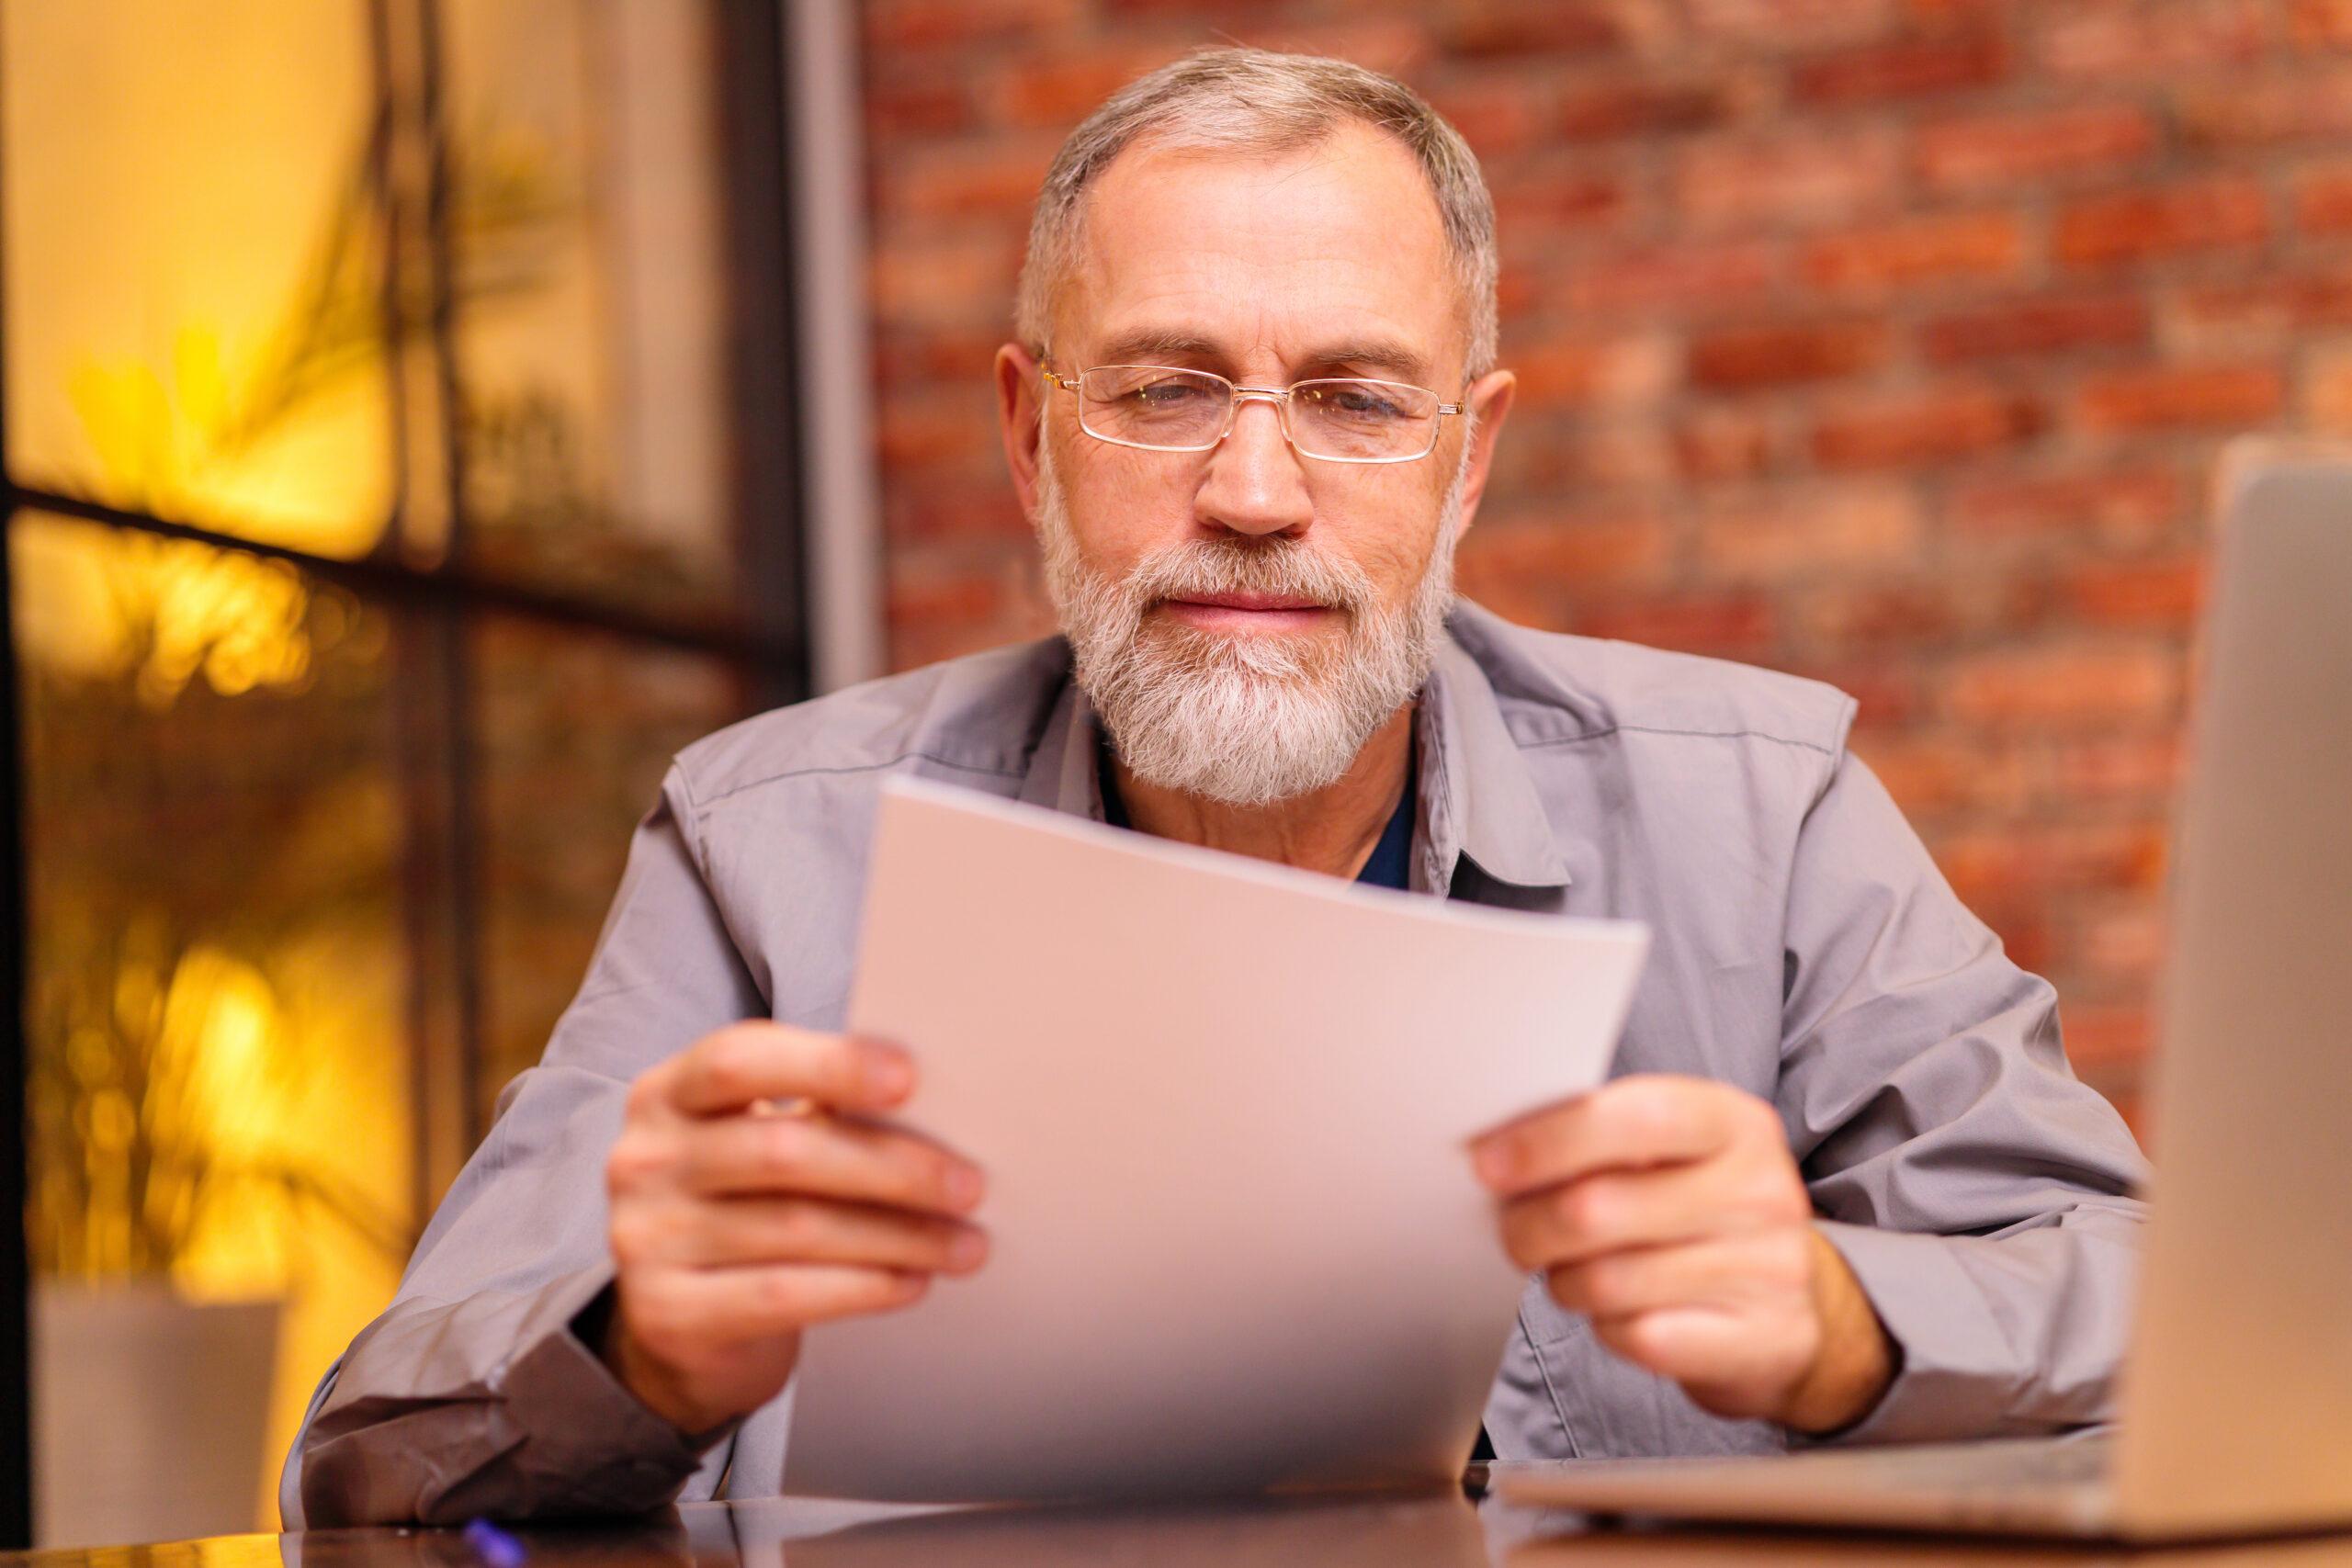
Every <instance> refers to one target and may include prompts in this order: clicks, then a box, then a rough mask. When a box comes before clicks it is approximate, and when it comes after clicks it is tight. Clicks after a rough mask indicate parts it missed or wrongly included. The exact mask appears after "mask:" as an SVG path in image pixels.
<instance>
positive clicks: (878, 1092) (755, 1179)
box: [599, 1021, 988, 1434]
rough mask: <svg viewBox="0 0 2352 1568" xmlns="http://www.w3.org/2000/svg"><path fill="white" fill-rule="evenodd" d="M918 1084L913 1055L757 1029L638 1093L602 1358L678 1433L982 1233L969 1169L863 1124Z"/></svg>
mask: <svg viewBox="0 0 2352 1568" xmlns="http://www.w3.org/2000/svg"><path fill="white" fill-rule="evenodd" d="M913 1089H914V1066H913V1064H912V1063H911V1062H910V1060H909V1059H908V1057H907V1055H906V1054H905V1053H904V1052H902V1051H899V1050H898V1049H897V1048H895V1047H893V1046H890V1045H886V1044H881V1043H876V1042H873V1041H866V1040H858V1039H854V1038H851V1037H849V1036H846V1035H839V1034H818V1033H813V1032H809V1031H808V1030H805V1029H795V1028H792V1027H790V1026H788V1025H786V1024H780V1023H773V1022H768V1021H746V1022H743V1023H738V1024H731V1025H729V1027H727V1028H725V1029H721V1030H718V1031H717V1032H714V1033H711V1034H708V1035H706V1036H705V1037H704V1038H703V1039H701V1040H700V1041H697V1042H696V1043H695V1044H694V1045H693V1046H691V1047H689V1048H688V1049H687V1050H685V1051H684V1052H682V1053H680V1054H679V1055H676V1056H673V1057H672V1058H670V1059H669V1060H668V1061H665V1062H663V1063H662V1064H661V1065H660V1066H656V1067H654V1068H652V1069H651V1070H650V1071H649V1072H647V1073H646V1074H645V1075H644V1076H643V1077H639V1079H638V1080H637V1082H636V1083H635V1084H633V1085H631V1086H630V1089H629V1096H628V1119H627V1121H626V1122H624V1124H623V1126H622V1128H621V1134H620V1137H619V1138H618V1140H617V1141H616V1142H615V1144H614V1145H613V1152H612V1156H611V1157H610V1158H609V1159H608V1160H607V1161H606V1163H605V1187H606V1190H608V1192H609V1193H610V1196H611V1213H612V1227H611V1239H612V1249H613V1259H614V1263H615V1266H616V1299H615V1304H614V1308H613V1312H612V1315H611V1317H610V1319H609V1320H608V1322H607V1324H606V1325H605V1335H604V1340H603V1343H602V1345H601V1346H600V1347H599V1353H600V1354H601V1355H602V1356H603V1357H604V1359H605V1363H606V1364H607V1365H609V1366H610V1367H611V1368H612V1369H613V1371H614V1372H615V1373H616V1375H617V1376H618V1377H619V1378H620V1380H621V1382H622V1383H623V1384H625V1385H626V1386H627V1387H628V1390H629V1391H630V1392H631V1393H634V1394H636V1395H637V1397H638V1398H639V1400H641V1401H643V1402H644V1404H646V1405H647V1406H648V1407H649V1408H650V1409H651V1410H652V1411H653V1412H654V1413H655V1414H657V1415H659V1416H662V1417H663V1418H664V1419H666V1420H668V1421H669V1422H670V1423H671V1424H672V1425H673V1426H675V1427H677V1428H678V1429H679V1430H680V1431H682V1432H685V1433H690V1434H691V1433H700V1432H706V1431H708V1430H710V1429H711V1428H713V1427H718V1426H720V1425H721V1424H723V1423H725V1422H727V1421H729V1420H732V1419H734V1418H735V1417H737V1416H745V1415H748V1414H750V1413H751V1412H752V1411H753V1410H756V1409H758V1408H759V1407H760V1406H761V1405H763V1404H766V1403H767V1402H768V1401H769V1400H771V1399H773V1398H775V1396H776V1394H777V1393H780V1392H781V1391H782V1390H783V1388H784V1385H785V1382H786V1380H787V1379H789V1378H790V1377H791V1375H792V1368H793V1364H794V1362H795V1361H796V1360H797V1358H798V1356H799V1354H800V1331H801V1330H802V1329H803V1328H805V1327H807V1326H808V1325H810V1324H813V1323H822V1322H824V1321H826V1320H827V1319H830V1318H836V1317H847V1316H852V1315H854V1314H860V1313H873V1312H888V1311H890V1310H891V1309H893V1308H897V1307H902V1306H906V1305H908V1304H910V1303H912V1302H914V1301H916V1300H918V1299H919V1298H920V1297H921V1296H922V1293H923V1292H924V1291H925V1290H926V1289H927V1288H928V1287H929V1285H930V1283H931V1278H932V1276H933V1275H934V1274H941V1273H945V1274H968V1273H970V1272H971V1271H972V1270H973V1269H978V1267H979V1266H980V1263H981V1261H982V1260H983V1259H984V1258H986V1256H987V1253H988V1243H987V1239H986V1237H985V1236H984V1235H982V1233H981V1232H980V1231H979V1229H978V1227H977V1226H974V1225H972V1224H968V1223H967V1222H966V1221H965V1220H964V1219H963V1218H962V1217H961V1216H963V1215H965V1214H968V1213H970V1212H971V1210H972V1207H973V1205H974V1204H976V1203H978V1201H979V1197H980V1185H981V1180H980V1173H979V1171H978V1168H976V1167H974V1166H973V1165H971V1164H970V1163H969V1162H968V1161H966V1160H964V1159H961V1158H959V1157H958V1156H956V1155H954V1154H951V1153H949V1152H948V1151H946V1150H944V1149H942V1148H940V1147H939V1146H938V1145H934V1144H931V1143H927V1142H925V1141H924V1140H922V1139H921V1138H918V1137H914V1136H912V1135H910V1134H905V1133H899V1132H892V1131H888V1130H886V1129H884V1128H882V1127H879V1126H876V1125H875V1124H874V1123H873V1122H872V1121H870V1120H868V1119H867V1118H869V1117H870V1116H871V1115H872V1114H873V1113H875V1112H878V1111H888V1110H890V1109H891V1108H893V1107H895V1106H898V1105H899V1104H902V1103H903V1102H904V1101H905V1100H906V1099H907V1097H908V1095H909V1094H910V1093H911V1092H912V1091H913Z"/></svg>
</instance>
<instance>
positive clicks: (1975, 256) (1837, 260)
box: [1803, 212, 2025, 293]
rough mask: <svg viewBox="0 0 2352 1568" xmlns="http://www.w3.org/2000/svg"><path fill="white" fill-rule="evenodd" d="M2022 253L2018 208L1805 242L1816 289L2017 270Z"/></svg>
mask: <svg viewBox="0 0 2352 1568" xmlns="http://www.w3.org/2000/svg"><path fill="white" fill-rule="evenodd" d="M2024 254H2025V239H2024V235H2023V234H2022V233H2021V232H2020V231H2019V229H2018V220H2017V218H2016V216H2015V215H2014V214H2011V213H2008V212H1970V213H1952V214H1948V215H1942V216H1938V217H1933V218H1914V219H1908V220H1905V221H1903V222H1900V223H1889V224H1882V225H1880V226H1878V227H1875V228H1870V229H1858V230H1851V231H1847V232H1845V233H1841V234H1832V235H1828V236H1826V237H1824V238H1822V239H1819V240H1815V241H1814V242H1813V243H1811V244H1809V245H1807V246H1806V247H1805V251H1804V264H1803V265H1804V275H1805V277H1806V279H1807V280H1808V281H1809V282H1811V283H1813V284H1814V285H1815V287H1817V288H1825V289H1834V290H1841V291H1848V292H1855V293H1883V292H1889V291H1893V290H1897V289H1906V288H1918V287H1920V286H1922V285H1926V284H1936V283H1945V282H1951V281H1954V280H1968V281H1984V280H1986V279H1997V278H2006V277H2009V276H2014V275H2015V274H2016V273H2017V271H2018V265H2019V263H2020V262H2021V261H2022V260H2023V258H2024Z"/></svg>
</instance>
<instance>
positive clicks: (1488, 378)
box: [1462, 370, 1519, 533]
mask: <svg viewBox="0 0 2352 1568" xmlns="http://www.w3.org/2000/svg"><path fill="white" fill-rule="evenodd" d="M1518 395H1519V378H1518V377H1517V376H1516V375H1514V374H1513V373H1512V372H1510V371H1509V370H1489V371H1487V373H1486V374H1485V375H1484V376H1481V377H1479V378H1477V379H1476V381H1473V382H1472V383H1470V391H1469V394H1468V395H1467V396H1466V397H1464V399H1463V401H1464V402H1466V403H1467V404H1469V405H1470V423H1471V430H1470V468H1469V471H1468V472H1466V473H1464V475H1463V476H1462V527H1463V531H1464V533H1466V532H1468V531H1469V527H1470V522H1471V519H1472V518H1474V517H1476V515H1477V514H1478V501H1479V498H1480V497H1482V496H1484V495H1485V494H1486V493H1487V472H1488V470H1489V469H1491V468H1493V466H1494V461H1495V441H1496V439H1497V437H1498V436H1500V435H1501V434H1502V433H1503V421H1504V420H1506V419H1508V418H1510V405H1511V400H1513V399H1514V398H1516V397H1517V396H1518Z"/></svg>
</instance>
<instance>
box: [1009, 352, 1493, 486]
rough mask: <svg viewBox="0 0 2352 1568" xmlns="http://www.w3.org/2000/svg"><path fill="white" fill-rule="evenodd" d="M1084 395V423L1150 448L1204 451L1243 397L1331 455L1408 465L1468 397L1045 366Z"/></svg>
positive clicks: (1295, 438)
mask: <svg viewBox="0 0 2352 1568" xmlns="http://www.w3.org/2000/svg"><path fill="white" fill-rule="evenodd" d="M1043 374H1044V376H1045V378H1046V384H1047V385H1049V386H1053V387H1058V388H1059V389H1062V390H1063V391H1065V392H1069V393H1070V394H1072V395H1073V396H1075V397H1076V398H1077V399H1078V427H1079V428H1080V430H1083V431H1084V432H1086V434H1089V435H1091V436H1092V437H1094V439H1096V440H1097V441H1108V442H1109V443H1111V444H1112V445H1113V446H1138V447H1141V448H1142V449H1144V450H1145V451H1147V452H1205V451H1207V450H1208V449H1209V448H1210V447H1212V446H1216V445H1217V443H1219V442H1221V441H1223V440H1224V439H1225V438H1226V436H1227V435H1228V434H1231V433H1232V431H1233V421H1234V417H1235V415H1236V413H1237V412H1238V410H1239V408H1240V406H1241V404H1242V402H1243V401H1244V400H1249V399H1253V398H1254V399H1258V400H1263V401H1265V402H1270V403H1272V404H1273V405H1274V412H1275V413H1276V415H1277V417H1279V418H1280V420H1281V422H1282V429H1283V439H1284V440H1286V441H1288V442H1289V443H1290V444H1291V446H1293V447H1295V449H1296V450H1297V452H1298V455H1299V456H1300V457H1315V458H1318V459H1320V460H1321V461H1323V462H1326V463H1409V462H1412V461H1413V460H1414V459H1416V458H1419V457H1428V456H1429V455H1430V453H1431V452H1433V451H1435V450H1437V433H1438V426H1439V423H1440V422H1441V421H1442V420H1443V419H1444V417H1445V416H1446V415H1447V414H1450V413H1460V412H1463V407H1464V405H1462V404H1460V403H1447V402H1440V401H1439V400H1438V396H1437V394H1436V393H1435V392H1432V391H1430V390H1428V389H1425V388H1420V387H1412V386H1408V385H1406V384H1405V383H1404V382H1402V381H1368V380H1362V379H1356V378H1325V379H1318V380H1313V381H1294V382H1292V383H1291V384H1290V385H1289V386H1287V387H1241V386H1237V385H1235V384H1234V383H1233V382H1231V381H1228V380H1227V379H1226V378H1224V377H1222V376H1217V375H1213V374H1211V373H1210V372H1209V371H1206V370H1179V369H1176V368H1174V367H1170V366H1166V365H1097V366H1095V367H1092V368H1091V369H1088V370H1081V371H1080V372H1079V373H1078V374H1077V375H1076V376H1059V375H1057V374H1055V373H1054V372H1053V371H1051V370H1047V371H1045V372H1043Z"/></svg>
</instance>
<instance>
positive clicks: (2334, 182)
mask: <svg viewBox="0 0 2352 1568" xmlns="http://www.w3.org/2000/svg"><path fill="white" fill-rule="evenodd" d="M2294 201H2295V227H2296V228H2298V229H2300V230H2301V231H2303V232H2304V233H2306V234H2344V233H2352V167H2346V166H2344V165H2340V164H2339V165H2332V166H2330V167H2327V168H2320V169H2305V170H2303V171H2302V172H2301V173H2300V174H2298V175H2296V176H2295V191H2294Z"/></svg>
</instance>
